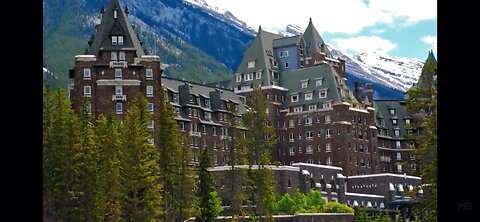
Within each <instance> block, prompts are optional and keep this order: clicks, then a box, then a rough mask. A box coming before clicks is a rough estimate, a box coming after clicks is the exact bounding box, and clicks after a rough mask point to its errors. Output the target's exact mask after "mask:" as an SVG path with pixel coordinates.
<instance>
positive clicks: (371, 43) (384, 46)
mask: <svg viewBox="0 0 480 222" xmlns="http://www.w3.org/2000/svg"><path fill="white" fill-rule="evenodd" d="M332 42H333V47H334V48H335V49H337V50H340V51H341V52H346V53H347V54H349V55H353V53H355V54H359V53H362V52H378V53H379V54H388V52H390V51H392V50H394V49H396V48H397V45H396V44H395V43H392V42H390V41H388V40H386V39H382V38H380V37H378V36H359V37H353V38H337V39H333V40H332ZM350 52H353V53H350Z"/></svg>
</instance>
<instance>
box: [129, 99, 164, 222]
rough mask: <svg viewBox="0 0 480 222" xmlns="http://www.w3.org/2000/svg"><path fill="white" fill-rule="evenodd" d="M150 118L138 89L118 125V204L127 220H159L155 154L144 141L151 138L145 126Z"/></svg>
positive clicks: (157, 160)
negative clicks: (120, 190) (120, 192)
mask: <svg viewBox="0 0 480 222" xmlns="http://www.w3.org/2000/svg"><path fill="white" fill-rule="evenodd" d="M151 119H152V117H151V114H150V112H149V111H148V110H147V100H146V98H145V97H144V96H143V95H142V94H140V93H139V94H138V95H137V96H136V97H135V98H134V99H133V101H132V104H131V107H130V108H129V109H128V110H127V114H126V116H125V121H124V123H123V126H122V139H123V140H122V146H123V152H124V155H122V170H123V172H121V173H122V175H123V181H122V183H123V188H124V191H123V197H124V200H123V201H122V204H123V206H122V208H123V210H124V218H125V220H127V221H160V220H161V215H162V213H163V212H162V197H161V194H160V190H161V189H162V184H161V183H160V177H159V174H160V164H159V154H158V151H157V150H156V149H155V147H154V146H153V145H152V144H150V143H149V142H148V140H149V139H150V138H153V133H152V130H149V129H148V128H147V125H148V123H149V122H150V121H151Z"/></svg>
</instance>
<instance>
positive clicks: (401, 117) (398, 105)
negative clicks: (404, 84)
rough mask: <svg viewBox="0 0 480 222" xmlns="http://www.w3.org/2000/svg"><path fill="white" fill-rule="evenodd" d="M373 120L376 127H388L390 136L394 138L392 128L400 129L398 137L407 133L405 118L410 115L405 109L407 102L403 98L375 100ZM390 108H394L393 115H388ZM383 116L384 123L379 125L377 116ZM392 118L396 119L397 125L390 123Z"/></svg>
mask: <svg viewBox="0 0 480 222" xmlns="http://www.w3.org/2000/svg"><path fill="white" fill-rule="evenodd" d="M373 107H374V108H375V117H376V118H375V121H376V125H377V127H378V128H383V129H388V133H389V135H388V136H390V137H392V138H395V133H394V131H393V130H394V129H400V137H398V138H399V139H404V138H405V135H407V131H406V129H405V119H411V118H412V115H411V114H410V113H409V112H408V111H407V104H406V103H405V101H404V100H375V101H374V103H373ZM390 109H395V115H390ZM380 117H383V122H384V125H383V126H382V125H380V121H379V118H380ZM392 119H396V120H397V125H393V124H392Z"/></svg>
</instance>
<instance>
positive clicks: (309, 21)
mask: <svg viewBox="0 0 480 222" xmlns="http://www.w3.org/2000/svg"><path fill="white" fill-rule="evenodd" d="M310 23H312V17H310V21H309V22H308V24H309V25H310Z"/></svg>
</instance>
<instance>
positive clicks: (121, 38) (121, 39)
mask: <svg viewBox="0 0 480 222" xmlns="http://www.w3.org/2000/svg"><path fill="white" fill-rule="evenodd" d="M118 45H123V36H118ZM124 55H125V54H124Z"/></svg>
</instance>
